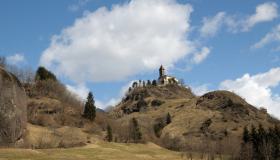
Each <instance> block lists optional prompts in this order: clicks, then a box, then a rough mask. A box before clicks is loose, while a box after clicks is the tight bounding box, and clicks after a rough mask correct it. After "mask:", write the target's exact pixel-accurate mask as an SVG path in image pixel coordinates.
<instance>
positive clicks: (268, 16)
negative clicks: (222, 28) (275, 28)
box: [243, 2, 278, 31]
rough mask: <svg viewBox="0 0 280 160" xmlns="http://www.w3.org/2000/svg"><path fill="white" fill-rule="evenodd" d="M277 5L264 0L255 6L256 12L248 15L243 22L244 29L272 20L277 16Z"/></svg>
mask: <svg viewBox="0 0 280 160" xmlns="http://www.w3.org/2000/svg"><path fill="white" fill-rule="evenodd" d="M277 9H278V6H277V4H276V3H275V2H266V3H263V4H260V5H258V6H257V7H256V13H255V14H253V15H251V16H250V17H248V19H247V20H246V22H245V23H244V28H243V29H244V30H245V31H247V30H249V29H250V28H252V27H253V26H255V25H256V24H258V23H261V22H268V21H272V20H274V19H275V18H277V17H278V11H277Z"/></svg>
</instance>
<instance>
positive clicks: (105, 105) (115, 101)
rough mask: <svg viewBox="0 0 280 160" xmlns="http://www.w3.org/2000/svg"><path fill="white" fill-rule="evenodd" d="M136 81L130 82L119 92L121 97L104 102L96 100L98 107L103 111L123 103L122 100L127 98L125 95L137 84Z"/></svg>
mask: <svg viewBox="0 0 280 160" xmlns="http://www.w3.org/2000/svg"><path fill="white" fill-rule="evenodd" d="M135 81H136V80H133V81H130V82H128V83H127V84H125V85H124V86H123V87H122V88H121V89H120V92H119V95H118V96H117V97H115V98H111V99H110V100H108V101H106V102H104V101H100V100H96V106H98V107H99V108H102V109H106V108H108V107H111V106H116V105H117V104H118V103H119V102H121V100H122V98H123V97H124V96H125V94H126V93H127V91H128V88H129V87H131V86H132V83H133V82H135Z"/></svg>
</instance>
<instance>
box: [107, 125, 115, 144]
mask: <svg viewBox="0 0 280 160" xmlns="http://www.w3.org/2000/svg"><path fill="white" fill-rule="evenodd" d="M106 139H107V141H108V142H112V140H113V134H112V128H111V126H110V125H109V124H108V126H107V136H106Z"/></svg>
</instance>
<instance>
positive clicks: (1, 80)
mask: <svg viewBox="0 0 280 160" xmlns="http://www.w3.org/2000/svg"><path fill="white" fill-rule="evenodd" d="M26 101H27V100H26V94H25V91H24V89H23V87H22V85H21V83H20V81H19V80H18V79H17V78H16V77H15V76H14V75H13V74H11V73H9V72H7V71H6V70H5V69H4V68H2V67H0V145H2V146H3V145H5V146H7V145H13V144H15V143H16V142H17V141H19V140H21V139H22V138H23V135H24V132H25V130H26V124H27V115H26Z"/></svg>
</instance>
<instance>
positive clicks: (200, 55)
mask: <svg viewBox="0 0 280 160" xmlns="http://www.w3.org/2000/svg"><path fill="white" fill-rule="evenodd" d="M209 53H210V49H209V48H208V47H203V48H202V49H201V51H200V52H197V53H195V54H194V56H193V59H192V61H193V62H194V63H195V64H199V63H201V62H202V61H203V60H205V59H206V58H207V56H208V55H209Z"/></svg>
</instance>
